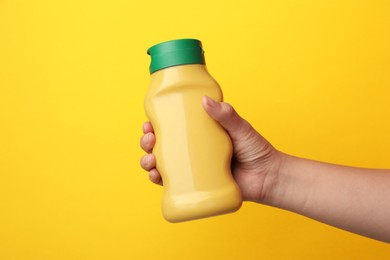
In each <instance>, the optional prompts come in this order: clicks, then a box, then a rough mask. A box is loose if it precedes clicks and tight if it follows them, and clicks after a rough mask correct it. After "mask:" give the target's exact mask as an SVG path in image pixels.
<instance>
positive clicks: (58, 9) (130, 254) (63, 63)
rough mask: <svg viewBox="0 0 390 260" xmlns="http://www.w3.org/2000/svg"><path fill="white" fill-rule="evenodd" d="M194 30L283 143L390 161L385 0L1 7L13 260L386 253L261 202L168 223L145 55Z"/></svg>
mask: <svg viewBox="0 0 390 260" xmlns="http://www.w3.org/2000/svg"><path fill="white" fill-rule="evenodd" d="M182 37H194V38H199V39H200V40H202V41H203V43H204V48H205V50H206V59H207V64H208V68H209V70H210V72H211V73H212V75H213V76H214V77H215V78H216V79H217V80H218V81H219V83H220V84H221V86H222V88H223V91H224V94H225V100H226V101H228V102H230V103H232V104H233V105H234V106H235V107H236V109H237V111H238V112H239V113H240V114H241V115H242V116H243V117H245V118H246V119H248V120H249V121H250V122H251V123H252V124H253V125H254V126H255V127H256V128H257V129H258V130H259V131H260V132H261V133H262V134H263V135H264V136H265V137H266V138H267V139H269V140H270V141H271V142H272V143H273V144H274V145H275V146H276V147H277V148H278V149H281V150H282V151H284V152H287V153H290V154H294V155H298V156H303V157H307V158H312V159H318V160H323V161H328V162H333V163H340V164H347V165H355V166H364V167H383V168H390V160H389V154H390V148H389V147H390V135H389V132H390V119H389V118H390V117H389V115H390V102H389V101H390V90H389V85H390V50H389V46H390V4H389V3H388V1H384V0H383V1H379V0H378V1H369V0H366V1H355V0H348V1H293V0H291V1H282V0H275V1H257V0H252V1H249V0H241V1H210V0H208V1H206V0H199V1H173V0H165V1H156V0H153V1H130V0H129V1H49V0H47V1H7V0H0V259H2V260H3V259H4V260H8V259H28V260H29V259H39V260H44V259H114V260H116V259H385V258H388V257H389V255H390V248H389V246H388V245H387V244H385V243H381V242H377V241H374V240H371V239H367V238H364V237H360V236H357V235H354V234H350V233H348V232H345V231H341V230H338V229H335V228H332V227H329V226H326V225H324V224H321V223H318V222H315V221H312V220H309V219H307V218H304V217H301V216H298V215H295V214H293V213H289V212H285V211H282V210H279V209H274V208H270V207H266V206H262V205H257V204H251V203H245V204H244V205H243V207H242V209H241V210H240V211H239V212H237V213H235V214H230V215H225V216H220V217H215V218H210V219H205V220H199V221H193V222H188V223H182V224H169V223H167V222H165V220H163V218H162V216H161V212H160V199H161V194H162V188H161V187H159V186H156V185H153V184H151V183H150V182H149V180H148V177H147V174H146V173H145V172H143V171H142V170H141V168H140V167H139V158H140V157H141V156H142V155H143V152H142V151H141V149H140V148H139V138H140V136H141V133H142V131H141V124H142V123H143V122H144V121H145V120H146V117H145V115H144V111H143V96H144V94H145V92H146V88H147V85H148V81H149V75H148V65H149V57H148V56H147V55H146V53H145V52H146V49H147V48H148V47H150V46H151V45H153V44H156V43H158V42H161V41H165V40H170V39H176V38H182Z"/></svg>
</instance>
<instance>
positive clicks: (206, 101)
mask: <svg viewBox="0 0 390 260" xmlns="http://www.w3.org/2000/svg"><path fill="white" fill-rule="evenodd" d="M202 104H203V107H204V108H214V107H215V105H216V104H217V103H216V102H215V101H214V100H213V99H212V98H210V97H209V96H203V98H202Z"/></svg>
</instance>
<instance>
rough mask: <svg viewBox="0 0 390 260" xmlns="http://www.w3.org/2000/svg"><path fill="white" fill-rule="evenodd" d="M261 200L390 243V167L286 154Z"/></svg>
mask: <svg viewBox="0 0 390 260" xmlns="http://www.w3.org/2000/svg"><path fill="white" fill-rule="evenodd" d="M276 180H277V183H276V184H274V185H273V187H274V188H273V190H272V192H270V193H269V194H270V196H268V197H267V198H266V200H265V204H269V205H272V206H276V207H279V208H282V209H286V210H289V211H293V212H296V213H299V214H301V215H305V216H307V217H310V218H313V219H316V220H318V221H321V222H324V223H327V224H330V225H332V226H335V227H339V228H342V229H344V230H348V231H351V232H354V233H357V234H361V235H364V236H368V237H372V238H375V239H378V240H382V241H387V242H390V171H389V170H374V169H360V168H353V167H345V166H339V165H333V164H327V163H321V162H316V161H311V160H306V159H301V158H296V157H293V156H289V155H283V160H282V163H281V166H280V169H279V171H278V176H277V178H276Z"/></svg>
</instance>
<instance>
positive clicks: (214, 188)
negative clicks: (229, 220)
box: [145, 39, 242, 222]
mask: <svg viewBox="0 0 390 260" xmlns="http://www.w3.org/2000/svg"><path fill="white" fill-rule="evenodd" d="M148 54H149V55H150V56H151V59H152V61H151V64H150V73H151V81H150V86H149V89H148V92H147V94H146V96H145V112H146V115H147V116H148V118H149V120H150V122H151V123H152V125H153V128H154V131H155V135H156V144H155V147H154V149H153V154H154V155H155V157H156V168H157V170H158V171H159V172H160V174H161V177H162V180H163V183H164V193H163V201H162V212H163V215H164V217H165V219H166V220H168V221H169V222H181V221H186V220H192V219H198V218H205V217H209V216H215V215H219V214H225V213H229V212H233V211H236V210H238V209H239V208H240V206H241V203H242V198H241V193H240V190H239V188H238V186H237V184H236V183H235V181H234V179H233V177H232V175H231V171H230V161H231V156H232V144H231V141H230V138H229V136H228V134H227V133H226V131H225V130H224V129H223V128H222V127H221V126H220V125H219V123H218V122H216V121H214V120H213V119H212V118H211V117H209V115H208V114H207V113H206V112H205V111H204V109H203V107H202V98H203V96H209V97H211V98H213V99H214V100H217V101H222V92H221V89H220V87H219V85H218V83H217V82H216V81H215V80H214V79H213V78H212V76H211V75H210V74H209V73H208V71H207V69H206V66H205V60H204V54H203V48H202V44H201V42H200V41H198V40H195V39H180V40H173V41H168V42H163V43H160V44H157V45H154V46H152V47H151V48H149V49H148Z"/></svg>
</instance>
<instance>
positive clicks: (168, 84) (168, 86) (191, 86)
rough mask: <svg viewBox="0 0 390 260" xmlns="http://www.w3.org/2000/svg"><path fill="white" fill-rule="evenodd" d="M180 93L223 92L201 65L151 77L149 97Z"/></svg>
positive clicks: (156, 73)
mask: <svg viewBox="0 0 390 260" xmlns="http://www.w3.org/2000/svg"><path fill="white" fill-rule="evenodd" d="M180 91H201V92H205V94H207V93H208V92H212V93H215V92H218V93H220V92H221V89H220V86H219V84H218V82H217V81H216V80H215V79H214V78H213V77H212V76H211V75H210V73H209V72H208V71H207V69H206V67H205V66H204V65H201V64H190V65H181V66H176V67H171V68H166V69H164V70H161V71H157V72H155V73H153V74H152V75H151V80H150V84H149V88H148V94H149V95H153V96H154V95H163V94H164V93H167V92H169V93H172V92H180Z"/></svg>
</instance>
